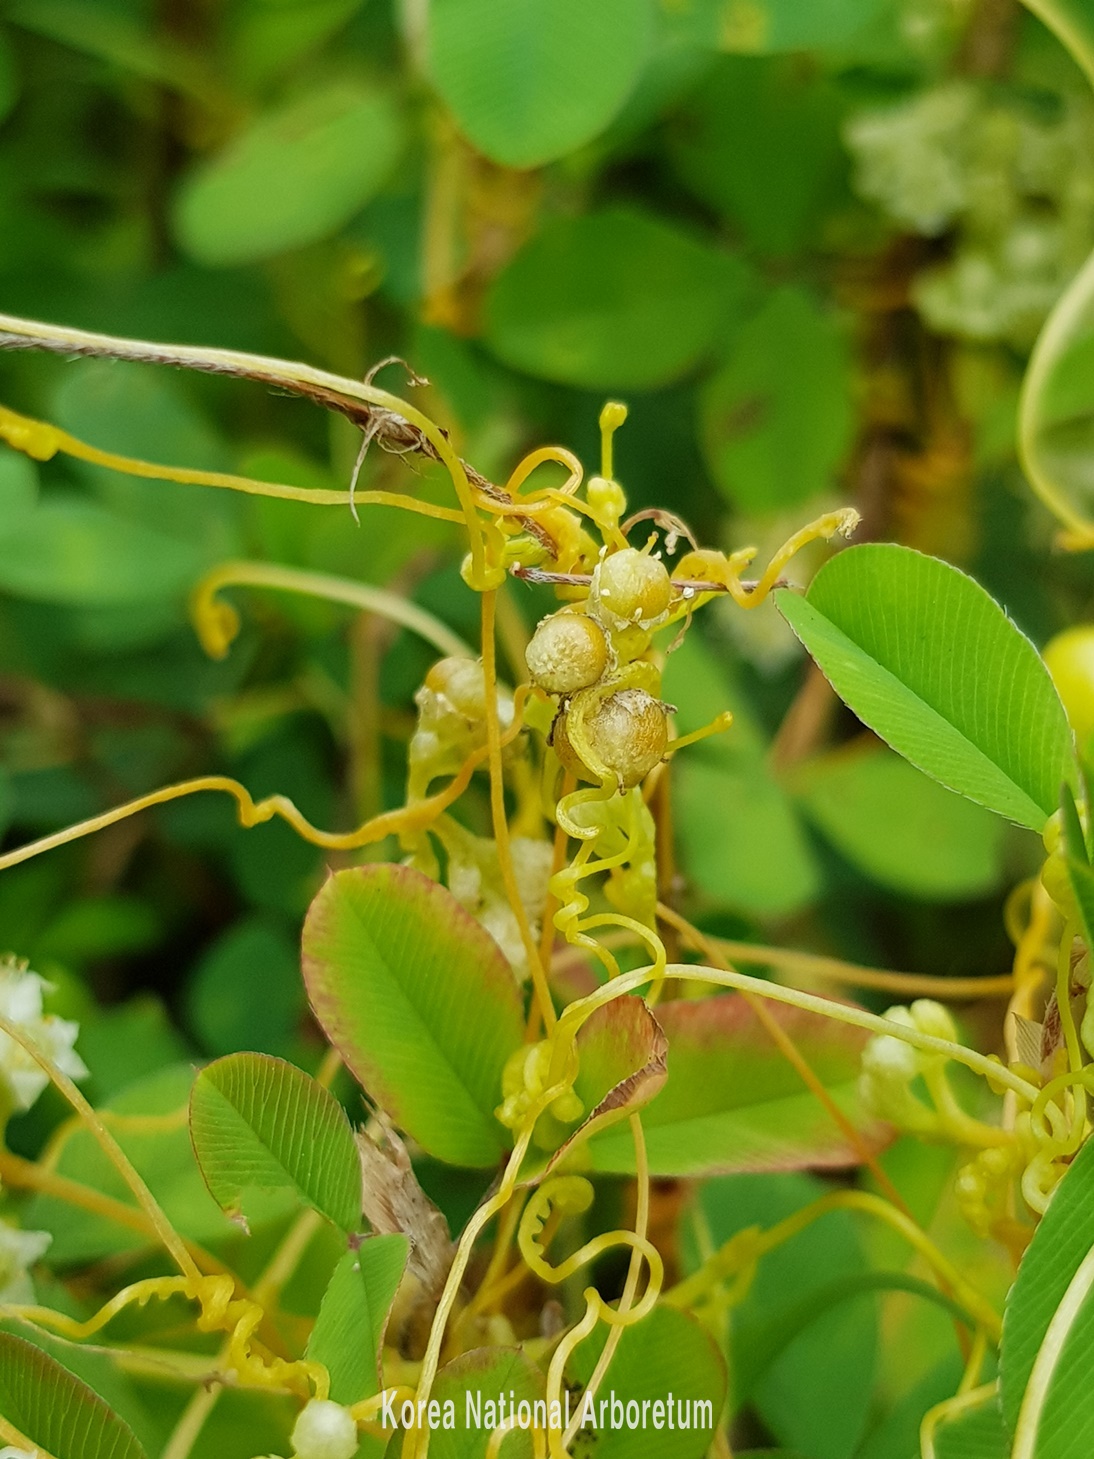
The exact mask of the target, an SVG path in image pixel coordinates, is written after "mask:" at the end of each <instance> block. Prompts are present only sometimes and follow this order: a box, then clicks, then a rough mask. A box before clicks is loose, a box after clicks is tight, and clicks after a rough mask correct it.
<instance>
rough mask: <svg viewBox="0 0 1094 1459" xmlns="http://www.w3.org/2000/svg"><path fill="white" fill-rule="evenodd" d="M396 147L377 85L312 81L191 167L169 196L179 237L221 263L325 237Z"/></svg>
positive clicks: (374, 186) (360, 201) (368, 189)
mask: <svg viewBox="0 0 1094 1459" xmlns="http://www.w3.org/2000/svg"><path fill="white" fill-rule="evenodd" d="M400 146H401V127H400V123H399V119H398V116H397V114H396V112H395V110H394V107H393V105H392V102H391V101H390V100H389V99H388V97H387V96H386V95H385V94H384V93H383V92H380V91H376V90H372V89H369V88H366V87H364V86H361V85H358V84H356V83H352V82H348V81H347V82H332V83H329V84H327V85H326V86H320V87H315V88H313V89H311V90H310V91H309V92H308V94H307V95H306V96H305V97H304V98H303V99H302V100H300V101H296V102H293V103H292V104H291V105H289V106H286V107H284V108H283V109H281V110H279V111H276V112H270V113H267V114H266V115H265V116H262V117H260V118H259V119H258V120H257V121H255V122H252V123H251V125H250V126H249V127H248V128H247V130H246V131H244V132H243V133H241V134H240V135H239V136H238V137H236V138H235V140H234V141H232V142H231V143H229V145H228V146H227V147H226V148H225V150H224V151H223V152H221V153H220V154H219V155H218V156H216V157H214V158H212V159H211V160H210V161H208V162H205V163H203V164H202V165H201V166H200V167H198V169H197V170H196V171H195V172H194V173H192V174H191V176H190V177H189V178H188V179H187V180H186V182H185V183H184V184H183V187H182V190H181V192H180V193H179V195H178V197H177V198H176V201H175V210H174V224H175V233H176V236H177V238H178V241H179V244H180V246H181V247H182V248H183V249H184V251H185V252H186V253H188V254H189V255H190V256H191V257H192V258H195V259H197V260H198V261H199V262H200V263H206V264H212V265H214V266H216V267H223V266H224V265H227V264H239V263H253V262H255V261H256V260H258V259H263V258H270V257H271V256H273V255H274V254H278V253H283V252H285V251H286V250H287V249H290V248H300V247H302V246H303V245H304V244H306V243H313V242H315V240H316V239H319V238H325V237H327V236H328V235H329V234H331V233H334V232H336V231H337V229H339V228H341V226H342V225H343V224H344V223H347V222H348V221H349V220H350V218H352V217H353V215H354V213H356V212H358V211H359V210H360V209H361V208H362V207H364V205H365V203H367V202H368V200H369V198H371V197H372V196H373V195H374V194H375V193H376V192H378V191H379V189H380V187H381V185H382V184H383V182H384V180H385V179H386V177H387V175H388V174H389V173H390V171H391V169H392V167H393V166H394V164H395V161H396V158H397V156H398V153H399V149H400Z"/></svg>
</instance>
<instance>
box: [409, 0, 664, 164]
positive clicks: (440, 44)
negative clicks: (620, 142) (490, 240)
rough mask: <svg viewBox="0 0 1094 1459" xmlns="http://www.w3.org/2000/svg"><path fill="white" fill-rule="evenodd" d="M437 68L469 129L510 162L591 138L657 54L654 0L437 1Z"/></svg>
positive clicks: (432, 13) (533, 160)
mask: <svg viewBox="0 0 1094 1459" xmlns="http://www.w3.org/2000/svg"><path fill="white" fill-rule="evenodd" d="M428 13H429V32H428V49H429V60H428V66H429V72H430V75H431V76H432V78H433V82H434V84H435V85H436V87H437V90H438V91H439V92H440V94H441V96H442V97H443V98H444V100H445V101H446V102H447V103H448V105H449V106H450V107H451V108H452V112H453V115H454V116H455V118H456V121H457V122H458V123H459V125H460V127H461V129H462V130H463V131H464V132H465V133H466V135H467V137H468V138H469V139H470V140H471V141H472V142H473V143H474V144H475V146H476V147H477V148H478V149H479V151H480V152H484V153H485V154H486V155H487V157H491V158H493V160H494V161H495V162H503V163H505V164H506V166H509V167H536V166H539V165H540V164H541V163H544V162H550V161H551V160H552V159H554V158H556V157H561V156H562V155H563V154H564V153H566V152H571V151H573V150H574V148H575V147H580V146H582V145H583V144H584V143H586V142H589V141H591V140H592V138H593V137H595V136H596V135H597V133H598V132H601V131H603V129H604V128H605V127H606V126H607V125H608V123H609V122H610V121H611V120H612V118H613V117H614V116H615V114H616V113H617V112H618V111H619V110H620V108H621V107H622V105H623V103H624V102H625V101H626V99H627V96H628V95H629V93H630V91H631V89H632V88H633V86H634V84H635V82H636V81H637V79H638V76H639V74H640V72H641V70H642V66H643V64H644V62H645V60H646V57H647V56H648V54H649V50H650V46H651V43H652V39H653V11H652V6H651V4H650V3H649V0H597V3H596V4H595V5H588V4H585V3H584V0H506V3H505V4H504V5H498V4H496V3H495V0H433V4H431V5H430V7H429V12H428Z"/></svg>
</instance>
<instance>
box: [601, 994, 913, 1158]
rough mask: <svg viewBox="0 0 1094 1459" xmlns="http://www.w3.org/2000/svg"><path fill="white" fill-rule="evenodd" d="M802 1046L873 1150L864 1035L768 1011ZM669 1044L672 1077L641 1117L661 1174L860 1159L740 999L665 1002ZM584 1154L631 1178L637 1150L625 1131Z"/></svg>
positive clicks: (809, 1016) (606, 1135)
mask: <svg viewBox="0 0 1094 1459" xmlns="http://www.w3.org/2000/svg"><path fill="white" fill-rule="evenodd" d="M771 1014H772V1016H773V1017H774V1018H775V1019H777V1021H778V1022H779V1024H780V1025H781V1026H782V1027H783V1028H784V1029H785V1030H786V1032H787V1033H788V1034H789V1035H790V1037H791V1038H792V1039H793V1040H794V1042H795V1043H796V1044H798V1046H799V1047H800V1048H801V1050H802V1052H803V1053H804V1054H805V1056H806V1058H807V1059H808V1060H809V1062H810V1064H811V1065H812V1066H813V1068H814V1070H815V1071H816V1073H817V1074H818V1075H819V1077H820V1079H821V1080H822V1082H823V1083H824V1085H825V1087H826V1088H827V1090H828V1092H829V1094H830V1095H831V1096H832V1099H833V1101H834V1102H835V1104H836V1105H837V1106H838V1107H839V1109H841V1110H842V1111H843V1113H844V1114H845V1115H846V1116H847V1117H848V1118H849V1119H850V1121H851V1123H852V1125H853V1126H854V1127H855V1128H856V1129H857V1130H858V1131H859V1133H860V1135H861V1138H862V1142H863V1145H864V1146H865V1148H866V1149H869V1150H876V1149H877V1148H878V1147H879V1145H880V1144H881V1143H883V1142H884V1138H885V1134H884V1130H883V1128H882V1127H879V1126H878V1125H877V1124H876V1123H875V1122H874V1121H873V1120H872V1119H871V1118H870V1117H868V1116H867V1115H866V1114H865V1113H864V1111H863V1109H862V1107H861V1105H860V1103H859V1099H858V1077H859V1065H860V1057H861V1053H862V1048H863V1045H864V1044H865V1042H866V1038H867V1035H866V1034H865V1033H863V1032H862V1031H860V1030H858V1029H853V1028H849V1027H848V1026H847V1025H846V1024H842V1023H837V1022H835V1020H833V1019H830V1018H823V1017H821V1016H820V1015H819V1014H813V1013H804V1012H801V1011H800V1010H798V1009H792V1008H787V1007H776V1006H772V1007H771ZM657 1016H658V1020H659V1022H660V1023H661V1025H662V1027H663V1028H664V1030H665V1033H666V1035H667V1036H668V1041H669V1052H668V1068H669V1074H668V1079H667V1081H666V1083H665V1087H664V1088H663V1089H662V1090H661V1092H660V1094H658V1095H657V1096H656V1097H655V1098H654V1099H653V1100H652V1102H651V1103H650V1104H649V1106H648V1107H647V1108H646V1110H645V1112H644V1114H643V1116H642V1125H643V1128H644V1129H645V1131H646V1145H647V1149H648V1153H649V1161H650V1170H651V1172H652V1173H653V1174H654V1175H663V1176H698V1175H714V1174H719V1173H728V1172H730V1171H762V1170H794V1169H799V1168H801V1167H803V1166H833V1167H839V1166H845V1165H853V1164H855V1163H856V1162H857V1161H858V1159H859V1158H860V1157H859V1155H858V1153H857V1151H856V1150H855V1148H854V1147H853V1146H852V1145H851V1144H850V1143H849V1141H848V1139H847V1137H846V1136H845V1135H844V1133H843V1132H842V1130H841V1129H840V1128H839V1126H838V1125H837V1124H836V1123H835V1121H834V1120H833V1119H832V1117H831V1115H829V1114H828V1112H827V1111H826V1110H825V1108H824V1107H823V1105H821V1104H820V1103H819V1101H818V1100H817V1098H816V1096H815V1095H814V1094H813V1093H811V1092H810V1091H809V1090H808V1089H806V1087H805V1086H804V1085H803V1084H802V1082H801V1077H800V1075H799V1074H798V1073H797V1071H796V1070H795V1069H794V1068H793V1067H792V1066H791V1065H790V1064H788V1063H787V1061H786V1059H785V1058H784V1057H783V1055H782V1053H781V1052H780V1051H779V1049H778V1048H777V1047H776V1045H775V1044H774V1043H773V1042H772V1039H771V1036H770V1035H769V1034H768V1033H766V1032H765V1030H764V1028H763V1025H762V1024H761V1023H760V1021H759V1019H758V1018H757V1016H756V1014H755V1013H754V1012H753V1011H752V1009H751V1008H750V1007H749V1005H748V1004H747V1003H746V1002H745V1001H744V999H743V998H741V997H740V996H739V995H737V994H728V995H719V996H717V997H714V998H702V999H696V1000H695V1001H691V1000H689V1001H687V1002H678V1003H667V1004H663V1005H662V1006H660V1007H659V1008H658V1010H657ZM582 1149H583V1150H587V1152H588V1154H587V1156H584V1157H583V1156H582V1154H581V1152H580V1151H579V1152H578V1153H577V1154H576V1155H575V1160H576V1161H581V1160H582V1159H584V1160H586V1161H587V1162H588V1164H589V1165H590V1166H591V1168H592V1169H593V1170H596V1171H601V1172H603V1173H605V1174H629V1173H631V1172H633V1169H634V1150H633V1146H632V1143H631V1138H630V1133H629V1131H628V1130H627V1129H626V1127H625V1126H616V1127H613V1128H612V1129H609V1130H606V1131H604V1132H603V1133H601V1134H596V1135H594V1136H593V1137H592V1139H591V1140H590V1141H589V1142H588V1145H587V1146H585V1147H582Z"/></svg>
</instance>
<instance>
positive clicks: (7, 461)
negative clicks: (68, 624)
mask: <svg viewBox="0 0 1094 1459" xmlns="http://www.w3.org/2000/svg"><path fill="white" fill-rule="evenodd" d="M0 41H2V37H0ZM2 67H3V53H2V51H0V69H2ZM2 85H3V82H2V78H0V87H2ZM37 500H38V468H37V466H36V465H35V464H34V462H33V461H32V460H31V459H30V457H29V456H24V455H23V453H22V451H13V450H12V449H11V448H10V447H9V446H0V522H2V523H4V524H5V525H6V524H7V523H8V522H12V521H14V520H15V518H16V517H21V516H22V515H23V514H24V513H26V512H29V511H30V509H31V508H32V507H33V506H34V503H35V502H36V501H37Z"/></svg>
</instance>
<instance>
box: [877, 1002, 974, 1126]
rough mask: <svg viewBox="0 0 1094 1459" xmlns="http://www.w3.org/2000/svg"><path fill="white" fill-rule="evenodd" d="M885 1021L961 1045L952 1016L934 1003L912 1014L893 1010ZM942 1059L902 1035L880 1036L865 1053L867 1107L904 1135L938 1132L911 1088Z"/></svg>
mask: <svg viewBox="0 0 1094 1459" xmlns="http://www.w3.org/2000/svg"><path fill="white" fill-rule="evenodd" d="M884 1017H885V1018H886V1019H887V1020H888V1021H889V1022H890V1023H893V1024H896V1025H898V1026H899V1027H901V1028H907V1029H915V1030H916V1031H917V1032H918V1033H925V1034H929V1035H930V1036H931V1037H932V1038H936V1039H946V1040H947V1041H948V1042H950V1043H955V1042H956V1041H957V1030H956V1028H955V1027H954V1022H953V1019H952V1018H951V1017H950V1014H949V1013H948V1011H947V1010H946V1009H945V1008H943V1007H942V1005H941V1003H935V1002H934V1000H933V999H930V998H917V999H916V1001H915V1002H914V1003H913V1004H912V1006H911V1007H910V1008H904V1007H900V1006H897V1007H895V1008H889V1009H887V1010H886V1012H885V1014H884ZM939 1059H940V1056H939V1055H937V1054H930V1053H925V1052H923V1051H921V1050H920V1049H917V1048H915V1047H914V1046H913V1045H912V1044H910V1043H907V1042H906V1041H905V1040H904V1039H902V1038H900V1037H899V1036H898V1035H896V1034H884V1033H883V1034H876V1035H875V1036H874V1037H873V1038H872V1039H871V1040H870V1042H869V1043H868V1044H867V1045H866V1047H865V1049H863V1051H862V1074H861V1076H860V1078H859V1093H860V1095H861V1097H862V1102H863V1103H864V1104H865V1105H866V1107H867V1109H869V1110H871V1111H872V1112H873V1113H874V1114H875V1115H877V1117H878V1118H879V1119H883V1120H888V1121H889V1122H890V1123H891V1124H894V1125H898V1126H899V1127H900V1128H901V1129H905V1130H913V1131H918V1132H920V1133H922V1134H929V1133H931V1132H933V1131H934V1130H935V1129H936V1128H937V1125H938V1117H937V1114H936V1113H935V1111H934V1110H932V1109H929V1108H928V1107H927V1106H926V1105H925V1104H924V1103H923V1102H922V1100H920V1099H919V1098H917V1096H916V1095H915V1094H914V1093H913V1092H912V1087H911V1086H912V1082H913V1080H914V1079H916V1078H917V1076H918V1075H920V1074H922V1073H923V1072H924V1070H925V1069H926V1068H927V1067H928V1065H929V1064H930V1063H932V1062H934V1063H938V1062H939Z"/></svg>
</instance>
